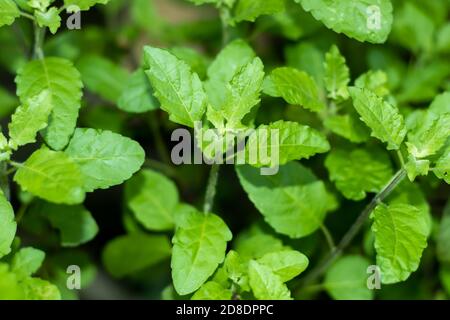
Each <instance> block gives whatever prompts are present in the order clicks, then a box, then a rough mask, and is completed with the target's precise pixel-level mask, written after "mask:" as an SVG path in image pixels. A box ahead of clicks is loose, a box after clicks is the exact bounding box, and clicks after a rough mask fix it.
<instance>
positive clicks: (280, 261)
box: [257, 250, 309, 282]
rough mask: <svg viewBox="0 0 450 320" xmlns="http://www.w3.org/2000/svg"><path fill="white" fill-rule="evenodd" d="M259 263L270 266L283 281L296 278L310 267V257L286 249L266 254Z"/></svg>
mask: <svg viewBox="0 0 450 320" xmlns="http://www.w3.org/2000/svg"><path fill="white" fill-rule="evenodd" d="M257 261H258V263H260V264H262V265H264V266H266V267H269V268H270V270H272V272H273V273H274V274H276V275H278V276H279V277H280V279H281V281H282V282H287V281H289V280H291V279H294V278H295V277H296V276H298V275H299V274H300V273H302V272H303V271H305V269H306V268H307V267H308V264H309V260H308V258H307V257H306V256H305V255H304V254H302V253H300V252H298V251H295V250H285V251H279V252H271V253H267V254H265V255H264V256H263V257H262V258H260V259H258V260H257Z"/></svg>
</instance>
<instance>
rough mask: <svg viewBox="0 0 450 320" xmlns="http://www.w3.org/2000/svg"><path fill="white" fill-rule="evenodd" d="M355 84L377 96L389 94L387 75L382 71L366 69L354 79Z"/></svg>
mask: <svg viewBox="0 0 450 320" xmlns="http://www.w3.org/2000/svg"><path fill="white" fill-rule="evenodd" d="M355 86H356V87H358V88H360V89H368V90H370V91H372V92H373V93H375V94H376V95H377V96H379V97H385V96H387V95H388V94H389V88H388V77H387V74H386V73H385V72H384V71H381V70H377V71H372V70H370V71H368V72H366V73H363V74H362V75H360V76H359V77H358V79H356V81H355Z"/></svg>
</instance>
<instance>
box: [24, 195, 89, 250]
mask: <svg viewBox="0 0 450 320" xmlns="http://www.w3.org/2000/svg"><path fill="white" fill-rule="evenodd" d="M32 212H35V213H36V214H38V215H40V216H42V217H44V218H45V219H47V220H48V221H49V222H50V224H51V225H52V227H53V228H56V229H58V230H59V232H60V235H61V245H62V246H63V247H76V246H79V245H82V244H84V243H87V242H89V241H91V240H92V239H94V237H95V236H96V235H97V233H98V226H97V223H96V222H95V220H94V218H93V217H92V215H91V213H90V212H89V211H88V210H86V208H84V207H83V206H82V205H77V206H64V205H56V204H52V203H48V202H44V201H39V202H38V203H37V204H36V205H34V206H33V207H32Z"/></svg>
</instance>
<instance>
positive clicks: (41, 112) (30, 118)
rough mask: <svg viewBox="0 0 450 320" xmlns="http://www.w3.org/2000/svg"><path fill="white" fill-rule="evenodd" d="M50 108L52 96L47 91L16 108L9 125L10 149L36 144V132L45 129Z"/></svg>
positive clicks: (51, 106)
mask: <svg viewBox="0 0 450 320" xmlns="http://www.w3.org/2000/svg"><path fill="white" fill-rule="evenodd" d="M52 108H53V103H52V96H51V94H50V92H49V91H48V90H45V91H42V93H40V94H39V95H37V96H35V97H33V98H30V99H28V100H27V101H26V102H25V103H24V104H23V105H22V106H20V107H18V108H17V109H16V111H15V113H14V114H13V115H12V117H11V122H10V123H9V136H10V138H11V141H10V146H11V148H12V149H17V147H19V146H23V145H25V144H28V143H33V142H36V134H37V132H38V131H40V130H42V129H44V128H45V127H47V122H48V117H49V115H50V113H51V112H52Z"/></svg>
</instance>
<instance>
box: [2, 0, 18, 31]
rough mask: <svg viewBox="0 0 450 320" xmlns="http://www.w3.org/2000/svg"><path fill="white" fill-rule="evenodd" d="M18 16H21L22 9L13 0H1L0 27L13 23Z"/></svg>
mask: <svg viewBox="0 0 450 320" xmlns="http://www.w3.org/2000/svg"><path fill="white" fill-rule="evenodd" d="M18 17H20V11H19V8H18V7H17V5H16V4H15V3H14V1H13V0H2V2H0V27H3V26H5V25H7V26H9V25H11V24H13V22H14V20H16V18H18Z"/></svg>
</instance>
